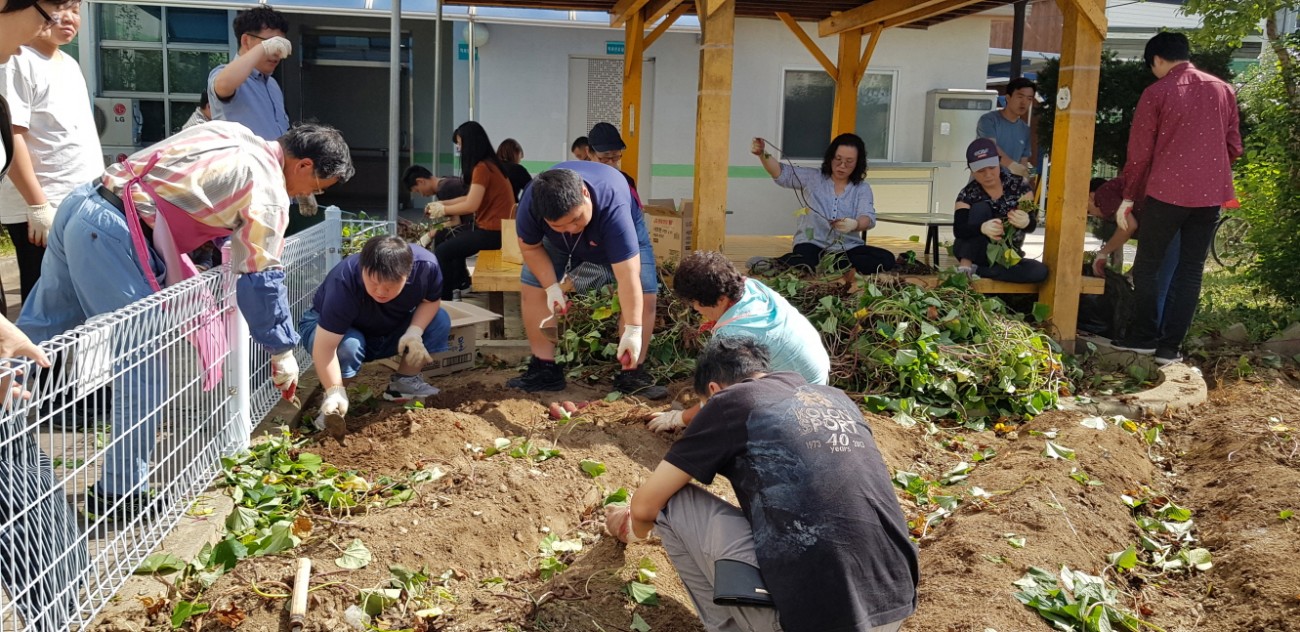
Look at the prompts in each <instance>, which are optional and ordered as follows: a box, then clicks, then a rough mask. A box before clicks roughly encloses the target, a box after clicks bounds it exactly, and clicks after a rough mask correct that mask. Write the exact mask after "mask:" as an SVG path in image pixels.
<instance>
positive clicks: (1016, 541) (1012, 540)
mask: <svg viewBox="0 0 1300 632" xmlns="http://www.w3.org/2000/svg"><path fill="white" fill-rule="evenodd" d="M1002 537H1004V538H1006V539H1007V544H1010V545H1011V548H1013V549H1023V548H1025V542H1027V539H1026V538H1025V536H1023V535H1016V534H1014V533H1004V534H1002Z"/></svg>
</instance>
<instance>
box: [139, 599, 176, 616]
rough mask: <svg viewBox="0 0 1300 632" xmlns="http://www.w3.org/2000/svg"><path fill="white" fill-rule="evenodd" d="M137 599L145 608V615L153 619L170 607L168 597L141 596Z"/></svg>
mask: <svg viewBox="0 0 1300 632" xmlns="http://www.w3.org/2000/svg"><path fill="white" fill-rule="evenodd" d="M136 599H137V600H139V602H140V605H142V606H144V612H145V614H147V615H149V616H151V617H152V616H154V615H156V614H158V613H159V612H162V611H163V609H164V608H166V607H167V605H168V601H167V598H166V597H149V596H145V595H141V596H138V597H136Z"/></svg>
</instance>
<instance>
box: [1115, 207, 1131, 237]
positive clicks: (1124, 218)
mask: <svg viewBox="0 0 1300 632" xmlns="http://www.w3.org/2000/svg"><path fill="white" fill-rule="evenodd" d="M1132 212H1133V200H1124V201H1123V202H1120V203H1119V210H1117V211H1115V223H1116V224H1119V229H1120V230H1122V231H1124V232H1128V220H1129V213H1132Z"/></svg>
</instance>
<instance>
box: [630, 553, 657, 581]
mask: <svg viewBox="0 0 1300 632" xmlns="http://www.w3.org/2000/svg"><path fill="white" fill-rule="evenodd" d="M658 571H659V569H658V568H656V567H655V562H654V560H652V559H650V558H648V557H643V558H641V561H640V562H637V565H636V579H637V581H639V582H641V583H643V584H649V583H651V582H653V581H654V580H655V576H656V575H657V573H658Z"/></svg>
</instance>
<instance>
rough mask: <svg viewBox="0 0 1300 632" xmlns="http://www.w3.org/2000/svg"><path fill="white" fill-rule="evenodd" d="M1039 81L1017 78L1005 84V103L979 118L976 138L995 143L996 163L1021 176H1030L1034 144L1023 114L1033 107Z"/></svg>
mask: <svg viewBox="0 0 1300 632" xmlns="http://www.w3.org/2000/svg"><path fill="white" fill-rule="evenodd" d="M1037 93H1038V84H1036V83H1034V82H1032V81H1030V80H1028V79H1025V78H1024V77H1017V78H1015V79H1012V80H1011V82H1010V83H1008V84H1007V106H1006V107H1004V108H1002V109H1001V110H995V111H993V112H989V113H987V114H985V115H984V116H981V117H980V120H979V123H978V124H977V125H976V127H975V136H976V138H991V139H993V142H995V143H997V145H998V162H999V163H1001V165H1002V168H1003V169H1004V170H1006V171H1010V172H1011V173H1013V174H1015V175H1018V176H1020V177H1021V178H1024V177H1026V176H1028V175H1029V162H1030V158H1032V157H1033V147H1032V146H1031V143H1030V139H1029V123H1026V122H1025V115H1026V114H1028V113H1029V109H1030V108H1032V107H1034V95H1035V94H1037Z"/></svg>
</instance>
